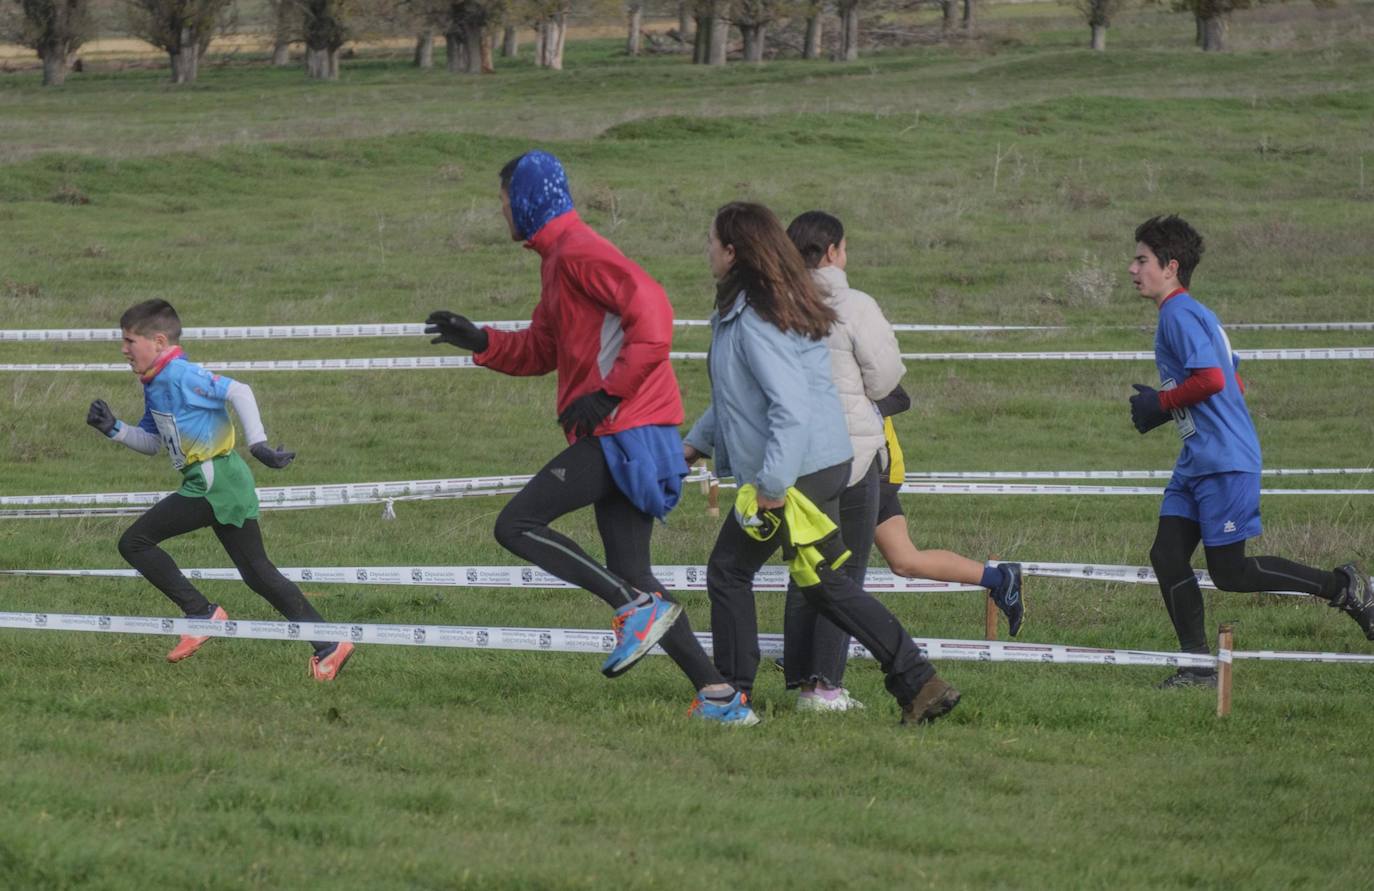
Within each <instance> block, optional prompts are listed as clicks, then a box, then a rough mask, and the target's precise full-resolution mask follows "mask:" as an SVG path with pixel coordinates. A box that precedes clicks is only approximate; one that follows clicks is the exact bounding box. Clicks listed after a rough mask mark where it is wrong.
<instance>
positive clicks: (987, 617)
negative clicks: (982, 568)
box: [983, 554, 998, 640]
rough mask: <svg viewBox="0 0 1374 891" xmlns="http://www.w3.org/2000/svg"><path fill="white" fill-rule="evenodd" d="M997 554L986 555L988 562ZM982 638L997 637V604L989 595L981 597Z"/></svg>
mask: <svg viewBox="0 0 1374 891" xmlns="http://www.w3.org/2000/svg"><path fill="white" fill-rule="evenodd" d="M996 559H997V555H996V554H992V555H990V556H989V557H988V560H989V562H991V561H993V560H996ZM983 606H984V609H983V640H996V639H997V612H998V610H997V604H995V603H993V602H992V598H991V597H987V596H985V597H984V598H983Z"/></svg>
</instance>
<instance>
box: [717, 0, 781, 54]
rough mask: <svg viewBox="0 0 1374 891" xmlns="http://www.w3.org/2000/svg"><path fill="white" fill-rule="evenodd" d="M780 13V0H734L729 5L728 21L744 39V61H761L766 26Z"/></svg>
mask: <svg viewBox="0 0 1374 891" xmlns="http://www.w3.org/2000/svg"><path fill="white" fill-rule="evenodd" d="M781 14H782V7H781V3H780V0H735V2H734V4H733V5H732V6H731V7H730V21H731V22H732V23H733V24H734V25H735V27H737V28H739V31H740V36H741V37H742V38H743V39H744V61H746V62H755V63H758V62H762V61H763V51H764V47H765V44H766V42H767V38H768V26H769V25H771V24H772V23H773V22H775V21H777V20H778V18H779V17H780V16H781Z"/></svg>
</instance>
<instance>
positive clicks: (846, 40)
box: [835, 0, 859, 62]
mask: <svg viewBox="0 0 1374 891" xmlns="http://www.w3.org/2000/svg"><path fill="white" fill-rule="evenodd" d="M835 11H836V12H837V13H838V14H839V16H840V46H839V49H838V50H837V51H836V54H835V59H836V61H840V62H853V61H854V60H856V59H858V58H859V0H838V2H836V4H835Z"/></svg>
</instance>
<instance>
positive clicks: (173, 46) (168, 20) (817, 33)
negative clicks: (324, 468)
mask: <svg viewBox="0 0 1374 891" xmlns="http://www.w3.org/2000/svg"><path fill="white" fill-rule="evenodd" d="M121 2H122V3H123V4H124V10H125V17H126V21H127V25H128V30H129V32H130V33H132V34H134V35H135V36H137V37H140V38H142V39H144V40H146V41H148V42H149V43H150V44H152V45H153V46H155V47H157V48H159V49H160V50H162V51H163V52H165V53H166V54H167V58H168V61H169V63H170V68H171V77H172V81H173V83H190V82H192V81H194V80H195V79H196V75H197V72H198V68H199V64H200V61H201V60H202V59H203V58H204V56H205V52H206V50H207V48H208V47H209V45H210V41H211V39H212V38H214V37H215V36H216V35H217V34H221V33H225V32H226V31H228V30H231V29H232V28H233V27H234V25H235V23H236V14H235V12H236V9H237V7H236V4H235V0H121ZM619 2H622V0H267V3H268V5H269V11H270V15H271V27H272V37H273V52H272V61H273V64H276V65H287V64H290V47H291V45H292V44H303V45H304V47H305V69H306V72H307V73H308V74H309V76H310V77H314V78H321V79H334V78H337V77H338V75H339V58H340V52H341V50H342V48H343V46H344V44H345V43H346V42H347V41H348V40H349V39H351V38H352V37H353V36H354V35H355V33H367V34H377V33H391V34H397V33H410V34H414V35H416V46H415V64H416V65H419V66H421V67H429V66H431V65H433V63H434V44H435V41H436V40H437V38H438V37H439V36H440V35H442V36H443V38H444V45H445V49H446V51H447V65H448V69H449V70H450V71H453V72H463V73H474V74H475V73H479V72H486V71H491V70H493V67H494V65H493V55H494V53H495V46H494V45H495V41H496V35H497V33H498V32H499V33H501V35H502V36H501V44H500V52H501V55H503V56H508V57H509V56H514V55H516V53H517V52H518V51H519V29H520V28H525V27H532V28H533V29H534V33H535V47H534V54H535V60H536V62H537V64H539V65H540V66H541V67H545V68H550V69H554V70H559V69H561V68H562V67H563V48H564V42H565V40H566V36H567V23H568V17H569V15H571V14H572V13H573V11H574V4H576V9H577V12H578V13H579V14H588V13H591V14H596V13H600V14H609V13H611V12H612V11H613V8H614V7H613V6H612V7H611V8H605V4H608V3H609V4H616V3H619ZM623 2H625V3H626V6H625V8H624V11H625V13H626V15H627V19H628V25H629V35H628V39H627V41H626V50H627V52H628V53H629V54H631V55H638V54H639V53H640V52H641V51H642V37H643V27H642V24H643V16H644V12H645V2H646V0H623ZM868 2H872V0H868ZM907 2H911V3H917V4H919V3H923V2H926V3H929V2H933V3H935V4H936V5H938V6H940V7H941V8H942V11H943V24H944V30H945V31H946V32H948V31H952V30H953V29H954V27H955V18H956V16H957V15H958V14H959V11H958V6H959V5H962V9H963V16H962V27H963V29H964V30H965V31H967V32H971V31H972V30H973V27H974V12H975V8H974V4H975V0H907ZM1067 2H1069V3H1070V4H1071V5H1072V6H1074V7H1075V8H1076V9H1077V10H1078V11H1079V13H1080V14H1081V15H1082V16H1083V18H1084V20H1085V21H1086V22H1087V24H1088V25H1089V27H1090V28H1091V34H1092V38H1091V45H1092V47H1093V49H1097V50H1103V49H1105V48H1106V42H1107V29H1108V27H1110V25H1111V20H1112V18H1113V17H1114V16H1115V15H1117V13H1118V12H1120V11H1121V9H1122V8H1123V7H1125V6H1126V5H1127V4H1128V3H1130V2H1133V0H1067ZM1170 2H1171V3H1172V5H1173V8H1174V9H1175V10H1178V11H1186V12H1191V13H1192V14H1193V16H1194V18H1195V20H1196V22H1197V42H1198V45H1199V46H1201V47H1202V48H1203V49H1204V50H1220V49H1222V48H1223V44H1224V36H1225V30H1226V21H1227V19H1228V17H1229V16H1230V14H1231V12H1233V11H1234V10H1238V9H1245V8H1249V7H1250V6H1251V4H1252V3H1256V2H1265V0H1170ZM1314 2H1318V3H1326V2H1330V0H1314ZM90 3H91V0H0V40H4V39H8V40H11V41H14V42H17V43H20V44H21V45H24V46H28V47H30V48H32V49H33V50H35V51H36V52H37V54H38V57H39V58H40V59H41V60H42V62H43V83H44V84H46V85H57V84H61V83H62V82H63V80H64V79H65V77H66V73H67V70H68V68H69V66H70V64H71V63H72V61H73V60H74V58H75V55H76V52H77V50H78V49H79V48H80V47H81V45H82V43H83V42H84V41H85V40H86V39H88V38H89V36H90V34H91V33H92V17H91V11H90ZM597 4H602V5H603V6H602V8H599V9H598V8H597ZM859 5H860V0H677V17H678V23H679V24H678V27H677V29H676V31H675V32H670V33H671V34H672V39H674V40H675V41H677V43H678V45H679V46H680V47H682V48H684V49H687V48H690V51H691V54H692V61H693V62H694V63H697V64H702V65H724V64H725V61H726V56H727V54H728V49H729V46H728V45H729V41H730V39H731V33H732V30H737V31H738V33H739V36H740V40H741V43H742V56H743V58H744V60H745V61H747V62H762V61H763V60H764V58H765V56H766V54H767V51H768V50H767V48H768V35H769V34H770V32H771V31H773V30H774V29H776V28H778V27H780V26H782V25H784V24H786V23H791V22H797V23H804V32H803V34H804V36H803V37H802V39H801V48H800V49H801V55H802V57H803V58H806V59H817V58H820V57H821V55H822V52H823V50H822V46H823V42H824V39H823V25H824V23H825V22H826V21H827V20H828V19H830V18H832V17H833V20H835V21H836V22H837V23H838V34H837V35H836V36H834V37H833V39H832V42H833V43H834V44H835V49H834V52H833V54H832V55H833V57H834V58H836V59H839V60H844V61H853V60H854V59H857V58H858V56H859Z"/></svg>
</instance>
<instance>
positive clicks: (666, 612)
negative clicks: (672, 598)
mask: <svg viewBox="0 0 1374 891" xmlns="http://www.w3.org/2000/svg"><path fill="white" fill-rule="evenodd" d="M680 615H682V607H681V606H678V605H677V604H676V603H670V602H669V601H667V600H665V599H664V598H663V596H662V595H660V594H658V593H656V592H654V591H650V592H649V602H648V603H646V604H644V605H643V606H635V605H634V604H633V603H630V604H626V605H625V606H622V607H621V608H620V609H618V610H616V611H615V618H613V619H611V630H612V631H614V632H615V648H614V649H613V650H611V655H609V656H607V657H606V661H605V662H603V663H601V673H602V674H604V675H605V676H606V677H608V678H614V677H619V676H620V675H622V674H624V673H625V672H627V671H629V670H630V668H631V666H633V665H634V664H635V663H636V662H638V661H639V660H640V659H642V658H644V657H645V656H647V655H649V651H650V650H652V649H653V648H654V644H656V643H658V639H659V638H660V637H662V636H663V635H665V634H667V633H668V629H669V628H672V627H673V623H674V622H676V621H677V618H678V616H680Z"/></svg>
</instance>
